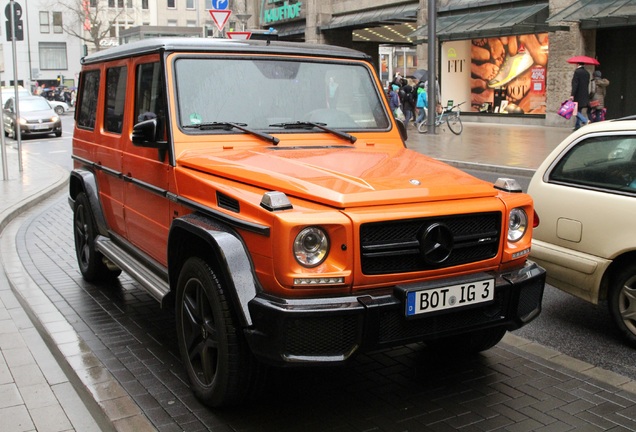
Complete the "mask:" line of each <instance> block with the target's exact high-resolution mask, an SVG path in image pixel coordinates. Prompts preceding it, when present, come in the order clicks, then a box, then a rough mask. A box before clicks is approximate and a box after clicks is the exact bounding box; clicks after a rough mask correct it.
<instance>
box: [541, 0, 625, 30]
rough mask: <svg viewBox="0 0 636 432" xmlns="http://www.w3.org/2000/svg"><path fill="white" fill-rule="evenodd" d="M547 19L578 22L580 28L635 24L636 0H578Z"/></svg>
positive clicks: (550, 20) (549, 20)
mask: <svg viewBox="0 0 636 432" xmlns="http://www.w3.org/2000/svg"><path fill="white" fill-rule="evenodd" d="M547 21H548V22H579V23H581V28H582V29H597V28H607V27H623V26H629V25H636V0H579V1H576V2H574V3H572V4H571V5H570V6H568V7H566V8H565V9H563V10H562V11H560V12H557V13H555V14H554V15H552V16H550V17H549V18H548V19H547Z"/></svg>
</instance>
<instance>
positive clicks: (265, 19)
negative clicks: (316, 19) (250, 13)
mask: <svg viewBox="0 0 636 432" xmlns="http://www.w3.org/2000/svg"><path fill="white" fill-rule="evenodd" d="M304 17H305V10H304V8H303V3H302V2H301V1H299V0H284V1H283V0H261V25H270V24H275V23H280V22H286V21H291V20H297V19H299V18H304Z"/></svg>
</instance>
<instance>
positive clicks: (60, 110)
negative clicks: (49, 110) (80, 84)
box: [53, 105, 64, 115]
mask: <svg viewBox="0 0 636 432" xmlns="http://www.w3.org/2000/svg"><path fill="white" fill-rule="evenodd" d="M53 111H55V114H57V115H62V114H64V108H63V107H61V106H59V105H58V106H56V107H55V108H54V109H53Z"/></svg>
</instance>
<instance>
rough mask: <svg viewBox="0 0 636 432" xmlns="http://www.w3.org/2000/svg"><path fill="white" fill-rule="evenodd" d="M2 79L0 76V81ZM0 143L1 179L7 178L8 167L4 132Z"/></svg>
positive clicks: (0, 134)
mask: <svg viewBox="0 0 636 432" xmlns="http://www.w3.org/2000/svg"><path fill="white" fill-rule="evenodd" d="M1 82H2V79H1V78H0V83H1ZM2 132H4V125H2ZM0 145H1V146H2V151H1V152H0V153H2V180H9V168H8V166H7V148H6V147H5V143H4V133H0Z"/></svg>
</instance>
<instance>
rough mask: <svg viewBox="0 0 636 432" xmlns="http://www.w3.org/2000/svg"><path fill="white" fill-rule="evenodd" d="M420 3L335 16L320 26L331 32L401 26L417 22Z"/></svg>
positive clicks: (321, 28)
mask: <svg viewBox="0 0 636 432" xmlns="http://www.w3.org/2000/svg"><path fill="white" fill-rule="evenodd" d="M419 7H420V6H419V4H418V3H412V4H401V5H397V6H387V7H384V8H378V9H371V10H365V11H358V12H354V13H349V14H343V15H338V16H334V17H333V18H331V21H329V23H328V24H326V25H322V26H320V30H331V29H337V28H341V27H349V28H364V27H369V25H377V26H380V25H386V24H399V23H404V22H415V21H417V11H418V9H419Z"/></svg>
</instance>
